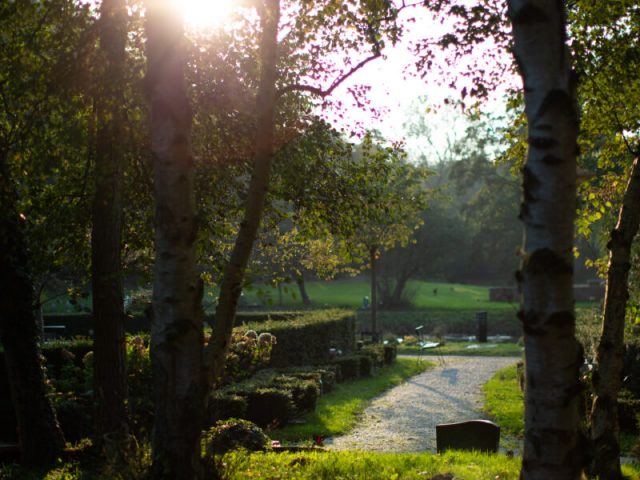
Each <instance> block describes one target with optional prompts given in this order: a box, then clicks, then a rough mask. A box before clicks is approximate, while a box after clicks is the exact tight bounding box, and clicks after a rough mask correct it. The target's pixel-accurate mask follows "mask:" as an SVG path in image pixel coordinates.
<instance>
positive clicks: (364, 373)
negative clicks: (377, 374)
mask: <svg viewBox="0 0 640 480" xmlns="http://www.w3.org/2000/svg"><path fill="white" fill-rule="evenodd" d="M359 357H360V376H361V377H370V376H371V375H372V374H373V360H372V359H371V357H370V356H368V355H359Z"/></svg>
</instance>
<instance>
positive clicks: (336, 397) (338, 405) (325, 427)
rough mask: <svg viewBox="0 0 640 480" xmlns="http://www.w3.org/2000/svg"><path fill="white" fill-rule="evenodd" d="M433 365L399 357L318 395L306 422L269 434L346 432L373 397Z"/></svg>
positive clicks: (294, 437) (293, 436)
mask: <svg viewBox="0 0 640 480" xmlns="http://www.w3.org/2000/svg"><path fill="white" fill-rule="evenodd" d="M431 367H433V363H431V362H427V361H423V360H418V359H414V358H399V359H398V360H397V361H396V363H394V364H393V365H389V366H386V367H384V368H382V369H380V370H379V371H378V372H377V374H376V375H375V376H372V377H370V378H363V379H359V380H356V381H353V382H346V383H342V384H337V385H336V387H335V389H334V390H333V391H332V392H330V393H327V394H326V395H322V396H321V397H320V398H319V399H318V404H317V406H316V409H315V411H313V412H310V413H308V414H306V415H305V416H304V417H302V420H304V421H305V422H306V423H305V424H302V425H289V426H287V427H284V428H282V429H279V430H275V431H273V432H270V433H269V435H270V436H271V437H272V438H274V439H277V440H284V441H307V440H308V441H311V439H312V438H313V437H314V436H316V435H320V436H323V437H328V436H334V435H341V434H344V433H346V432H348V431H349V430H350V429H352V428H353V427H354V425H355V424H356V422H357V419H358V415H359V414H360V413H361V412H362V411H363V410H364V409H365V407H366V406H367V403H368V402H369V400H371V399H372V398H373V397H375V396H377V395H379V394H380V393H382V392H384V391H385V390H388V389H389V388H391V387H394V386H396V385H399V384H401V383H402V382H403V381H404V380H406V379H407V378H409V377H412V376H414V375H417V374H418V373H421V372H424V371H425V370H427V369H429V368H431Z"/></svg>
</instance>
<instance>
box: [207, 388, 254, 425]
mask: <svg viewBox="0 0 640 480" xmlns="http://www.w3.org/2000/svg"><path fill="white" fill-rule="evenodd" d="M246 414H247V399H246V397H243V396H242V395H237V394H235V393H232V392H226V391H217V392H214V393H213V394H212V395H211V397H209V404H208V406H207V424H210V425H213V424H214V423H215V422H217V421H219V420H226V419H229V418H244V417H245V415H246Z"/></svg>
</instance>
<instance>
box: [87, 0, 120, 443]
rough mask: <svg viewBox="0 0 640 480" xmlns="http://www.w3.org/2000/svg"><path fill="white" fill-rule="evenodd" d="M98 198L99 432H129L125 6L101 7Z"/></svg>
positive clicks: (94, 248)
mask: <svg viewBox="0 0 640 480" xmlns="http://www.w3.org/2000/svg"><path fill="white" fill-rule="evenodd" d="M99 28H100V49H99V55H98V57H97V58H98V62H96V63H97V65H96V68H97V70H98V71H97V72H96V74H97V76H98V78H97V79H96V84H97V86H98V88H97V93H96V97H95V104H96V112H97V122H96V123H97V131H96V153H95V162H96V168H95V193H94V198H93V228H92V231H91V280H92V283H91V285H92V293H93V318H94V328H95V336H94V347H93V348H94V353H95V356H94V395H95V398H96V403H97V411H96V419H97V425H98V431H99V432H101V433H103V434H110V433H116V432H119V433H123V432H126V424H127V413H126V407H125V400H126V396H127V394H126V392H127V383H126V372H125V340H124V304H123V300H124V299H123V285H122V281H123V279H122V258H121V250H122V248H121V241H122V212H123V205H122V181H123V170H124V148H123V145H124V141H123V139H124V122H125V112H124V92H123V89H124V68H125V44H126V41H127V6H126V2H125V1H124V0H103V1H102V4H101V5H100V20H99Z"/></svg>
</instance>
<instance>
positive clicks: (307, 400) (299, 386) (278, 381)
mask: <svg viewBox="0 0 640 480" xmlns="http://www.w3.org/2000/svg"><path fill="white" fill-rule="evenodd" d="M273 384H274V386H276V387H277V388H280V389H283V390H288V391H290V392H291V398H292V399H293V403H294V405H295V407H296V413H302V412H307V411H313V410H314V409H315V408H316V402H317V401H318V397H319V396H320V384H321V381H320V378H319V376H318V378H316V379H313V378H308V379H303V378H299V377H295V376H290V375H280V376H277V377H275V378H274V379H273Z"/></svg>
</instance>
